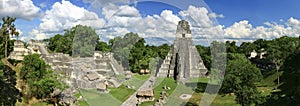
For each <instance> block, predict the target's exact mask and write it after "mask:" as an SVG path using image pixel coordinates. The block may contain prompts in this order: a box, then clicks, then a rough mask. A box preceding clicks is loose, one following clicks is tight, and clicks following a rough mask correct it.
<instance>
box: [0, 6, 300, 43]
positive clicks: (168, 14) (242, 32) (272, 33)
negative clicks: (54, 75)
mask: <svg viewBox="0 0 300 106" xmlns="http://www.w3.org/2000/svg"><path fill="white" fill-rule="evenodd" d="M24 1H26V3H27V4H29V5H30V6H29V7H22V5H21V4H24V3H25V2H24ZM24 1H19V0H11V2H15V3H19V5H16V6H19V7H17V8H24V11H25V10H26V11H27V12H23V13H20V12H17V11H20V10H18V9H16V10H15V11H16V12H14V10H12V13H9V12H5V11H7V10H5V8H0V11H3V12H0V16H6V15H10V16H15V17H17V18H18V20H17V22H16V26H17V28H18V29H20V31H21V32H23V39H25V38H26V37H27V38H28V39H35V38H40V39H42V38H47V37H51V36H52V35H54V34H56V33H63V29H68V28H70V27H71V26H72V25H75V24H80V23H81V24H82V23H83V22H85V23H88V24H87V25H91V26H92V27H93V28H95V29H96V30H97V33H98V34H99V35H100V37H103V39H105V40H107V39H111V38H113V37H114V36H120V35H121V34H122V33H125V32H129V31H133V32H135V31H136V32H137V33H141V36H143V37H149V36H152V35H155V34H156V35H159V34H157V33H159V32H163V33H162V34H161V35H159V36H155V37H166V38H167V37H170V36H171V35H172V34H173V33H172V31H173V32H174V29H176V27H169V26H171V25H172V26H176V22H177V21H178V20H180V19H186V20H188V21H190V24H192V26H193V28H194V29H193V30H194V31H195V36H206V37H207V36H209V37H210V36H214V34H215V35H219V36H220V35H222V37H223V35H224V37H225V38H242V39H243V38H245V39H249V37H250V38H253V39H256V38H266V39H272V38H276V37H280V36H283V35H290V36H299V34H297V33H298V32H300V24H299V22H300V21H299V19H300V13H299V11H300V1H299V0H204V1H203V0H185V1H182V0H173V1H174V3H173V4H176V3H177V4H178V3H180V2H184V3H190V5H191V6H186V7H185V8H181V7H178V5H176V6H177V7H176V6H174V5H173V4H172V3H170V2H172V0H165V1H168V2H164V3H161V2H158V1H160V0H147V1H145V2H138V3H137V4H134V2H133V0H115V1H114V2H111V1H110V0H70V1H66V0H32V1H30V0H24ZM139 1H143V0H139ZM152 1H156V2H152ZM97 3H98V4H97ZM168 3H169V4H168ZM197 3H198V4H197ZM2 4H5V5H4V6H9V5H10V4H9V3H8V1H7V0H4V2H3V3H2ZM55 4H56V6H53V5H55ZM172 5H173V6H172ZM179 5H180V4H179ZM121 7H124V8H125V9H124V11H123V10H122V11H120V10H118V9H120V8H121ZM202 7H204V8H202ZM26 8H27V9H26ZM73 8H74V9H73ZM75 8H76V9H75ZM1 9H2V10H1ZM64 9H67V10H64ZM127 9H128V10H127ZM73 10H77V11H80V12H81V13H80V12H78V17H77V16H76V14H77V13H76V11H73ZM47 11H48V12H47ZM60 11H65V13H61V14H60ZM111 12H114V13H116V14H118V12H120V13H121V14H122V15H119V16H118V15H112V14H111ZM69 13H70V14H73V15H70V16H69ZM85 13H89V14H90V16H91V17H94V18H93V19H90V20H83V19H87V18H86V17H90V16H85ZM95 14H96V15H95ZM124 14H128V15H124ZM79 16H80V17H79ZM64 18H65V19H64ZM78 20H79V21H78ZM94 21H95V22H94ZM131 21H137V22H136V23H134V22H131ZM164 21H167V22H164ZM215 21H217V22H218V23H219V24H212V23H215ZM96 22H97V23H98V24H95V23H96ZM137 24H143V25H140V26H145V27H144V28H133V27H135V26H136V27H138V25H137ZM152 24H154V25H156V24H161V25H160V26H159V28H160V29H158V28H154V27H153V25H152ZM148 25H149V26H148ZM151 25H152V26H151ZM108 26H109V27H108ZM151 28H152V29H153V30H149V29H151ZM196 28H199V29H196ZM146 30H147V31H146ZM197 31H198V32H197ZM163 35H168V36H163Z"/></svg>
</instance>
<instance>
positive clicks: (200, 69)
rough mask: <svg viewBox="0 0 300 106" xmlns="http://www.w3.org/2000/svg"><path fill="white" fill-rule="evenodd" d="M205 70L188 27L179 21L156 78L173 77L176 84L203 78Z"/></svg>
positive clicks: (185, 22)
mask: <svg viewBox="0 0 300 106" xmlns="http://www.w3.org/2000/svg"><path fill="white" fill-rule="evenodd" d="M206 73H207V69H206V67H205V66H204V64H203V61H202V59H201V57H200V55H199V53H198V51H197V49H196V47H195V45H194V43H193V40H192V34H191V29H190V25H189V23H188V22H187V21H185V20H182V21H179V23H178V26H177V31H176V39H175V41H174V44H173V46H172V48H171V50H170V51H169V53H168V55H167V56H166V58H165V60H164V61H163V63H162V64H161V67H160V68H159V70H158V72H157V74H156V76H157V77H173V78H174V79H175V80H176V81H177V82H178V81H180V82H182V81H186V80H189V79H190V78H199V77H205V74H206Z"/></svg>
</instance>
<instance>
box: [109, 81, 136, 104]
mask: <svg viewBox="0 0 300 106" xmlns="http://www.w3.org/2000/svg"><path fill="white" fill-rule="evenodd" d="M134 92H135V90H133V89H128V88H126V87H125V86H124V85H121V86H120V87H118V88H110V91H109V93H110V94H111V95H112V96H113V97H115V98H116V99H118V100H119V101H121V102H124V101H126V100H127V99H128V98H129V97H130V96H131V95H132V94H133V93H134Z"/></svg>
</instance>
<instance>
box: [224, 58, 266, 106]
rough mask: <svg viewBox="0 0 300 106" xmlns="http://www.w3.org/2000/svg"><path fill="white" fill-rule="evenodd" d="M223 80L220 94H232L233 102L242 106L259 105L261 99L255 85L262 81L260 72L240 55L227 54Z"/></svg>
mask: <svg viewBox="0 0 300 106" xmlns="http://www.w3.org/2000/svg"><path fill="white" fill-rule="evenodd" d="M228 55H230V58H232V59H231V60H228V62H227V69H226V73H225V79H224V81H223V85H222V88H221V93H223V94H228V93H234V94H235V95H236V98H235V101H236V102H237V103H239V104H241V105H242V106H248V105H251V104H260V103H262V102H263V101H262V100H263V99H262V96H261V94H260V92H259V91H258V90H257V88H256V85H255V83H256V82H259V81H260V80H261V79H262V74H261V73H260V70H259V69H258V68H256V67H255V65H253V64H251V62H250V61H249V60H248V59H247V58H246V57H245V56H244V55H242V54H228Z"/></svg>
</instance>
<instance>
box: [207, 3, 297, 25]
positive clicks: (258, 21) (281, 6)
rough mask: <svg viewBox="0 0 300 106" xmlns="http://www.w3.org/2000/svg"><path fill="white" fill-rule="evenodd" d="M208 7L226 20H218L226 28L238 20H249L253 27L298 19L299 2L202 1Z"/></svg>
mask: <svg viewBox="0 0 300 106" xmlns="http://www.w3.org/2000/svg"><path fill="white" fill-rule="evenodd" d="M204 1H205V2H206V3H207V5H209V7H210V8H211V9H212V10H213V11H214V12H217V13H222V14H224V15H225V16H226V18H223V19H219V20H218V21H219V22H220V24H224V25H226V26H229V25H231V24H232V23H234V22H236V21H239V20H245V19H246V20H249V21H250V22H251V23H252V24H253V25H255V26H257V25H263V23H264V22H267V21H275V22H279V21H280V19H285V20H286V19H288V18H290V17H294V18H297V19H299V18H300V13H299V11H300V1H299V0H204Z"/></svg>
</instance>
